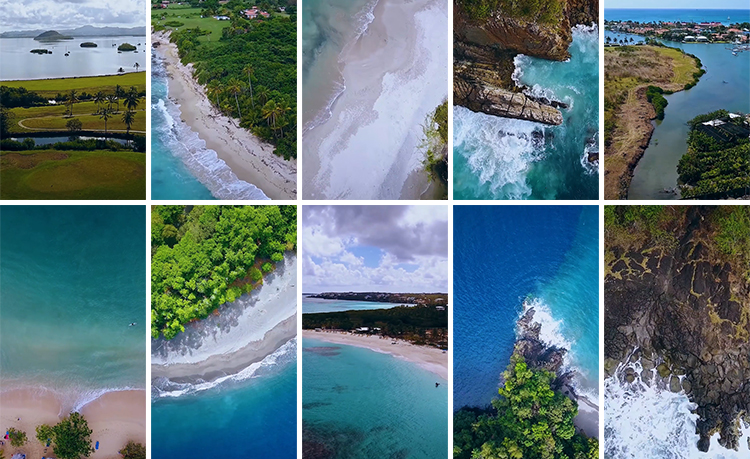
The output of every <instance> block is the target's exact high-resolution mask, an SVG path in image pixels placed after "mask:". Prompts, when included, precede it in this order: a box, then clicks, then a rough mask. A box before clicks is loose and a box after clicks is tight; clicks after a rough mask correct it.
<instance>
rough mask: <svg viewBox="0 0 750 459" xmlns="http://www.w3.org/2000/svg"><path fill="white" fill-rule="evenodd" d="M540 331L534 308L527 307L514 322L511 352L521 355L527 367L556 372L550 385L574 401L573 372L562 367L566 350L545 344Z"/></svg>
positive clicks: (540, 327)
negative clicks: (514, 335)
mask: <svg viewBox="0 0 750 459" xmlns="http://www.w3.org/2000/svg"><path fill="white" fill-rule="evenodd" d="M541 331H542V325H541V324H540V323H539V322H534V308H529V310H528V311H526V313H524V315H523V316H522V317H521V318H520V319H518V322H517V324H516V332H517V335H518V338H517V339H516V344H515V345H514V347H513V353H514V354H518V355H521V356H523V358H524V360H525V361H526V364H527V365H528V367H529V368H533V369H536V370H546V371H550V372H552V373H554V374H556V375H557V378H556V379H555V380H554V381H553V382H552V384H551V386H550V387H552V389H553V390H555V391H559V392H561V393H563V394H565V395H566V396H568V397H569V398H570V399H571V400H573V401H574V402H575V401H576V394H575V389H574V388H573V384H572V381H573V376H574V373H573V372H572V371H565V370H564V369H563V363H564V359H565V354H567V353H568V350H567V349H564V348H560V347H557V346H547V345H546V344H545V343H544V342H542V340H541V339H540V337H539V334H540V333H541Z"/></svg>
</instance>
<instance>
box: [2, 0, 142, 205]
mask: <svg viewBox="0 0 750 459" xmlns="http://www.w3.org/2000/svg"><path fill="white" fill-rule="evenodd" d="M35 3H37V5H36V7H34V6H33V5H32V6H29V5H28V4H26V3H19V4H9V3H8V4H7V5H4V6H3V9H2V19H0V61H2V65H0V141H1V143H0V152H1V153H2V161H0V199H2V200H21V199H22V200H59V199H66V200H70V199H86V200H103V199H106V200H143V199H146V108H145V107H146V102H145V101H146V88H147V81H146V72H145V70H146V60H147V56H148V43H147V36H146V17H145V15H144V14H143V10H144V9H145V6H146V5H145V2H143V1H141V0H132V1H129V2H116V1H114V0H104V1H93V0H81V1H75V2H62V3H57V2H52V1H46V0H42V1H39V2H35Z"/></svg>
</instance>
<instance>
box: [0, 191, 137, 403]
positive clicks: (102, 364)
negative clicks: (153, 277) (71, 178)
mask: <svg viewBox="0 0 750 459" xmlns="http://www.w3.org/2000/svg"><path fill="white" fill-rule="evenodd" d="M145 224H146V220H145V210H144V208H143V206H137V207H135V206H133V207H124V206H3V207H0V316H1V317H2V321H0V374H1V375H2V376H1V377H0V383H2V386H3V389H4V390H5V389H11V388H13V387H20V386H23V387H29V386H31V387H45V388H48V389H52V390H55V391H57V392H59V393H60V394H61V395H62V396H63V397H62V398H63V401H64V404H65V408H68V409H71V408H73V407H76V406H81V405H82V404H83V403H85V402H86V401H88V400H91V399H93V398H95V397H96V396H97V395H100V394H101V393H103V392H106V391H108V390H113V389H122V388H128V387H129V388H145V386H146V358H145V351H146V347H145V342H144V338H145V336H146V333H147V332H146V321H147V319H146V317H147V315H146V308H145V304H146V285H145V284H146V259H145V258H146V257H145V253H144V247H145V243H146V234H145ZM132 322H135V323H136V325H134V326H132V327H131V326H129V324H130V323H132Z"/></svg>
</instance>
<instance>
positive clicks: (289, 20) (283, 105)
mask: <svg viewBox="0 0 750 459" xmlns="http://www.w3.org/2000/svg"><path fill="white" fill-rule="evenodd" d="M240 11H241V7H240V6H238V7H237V8H236V11H233V12H232V13H231V18H232V19H231V22H230V25H229V26H228V27H226V28H225V29H224V30H223V34H222V38H221V40H220V42H219V43H218V44H217V43H210V44H209V43H204V42H202V41H200V40H199V38H200V37H201V36H203V35H205V34H207V33H208V32H206V31H204V30H201V29H200V28H195V29H183V30H179V31H173V32H172V34H171V41H173V42H174V43H175V44H176V45H177V46H178V48H179V53H180V57H181V59H182V60H183V62H193V63H194V64H195V77H196V78H197V79H198V82H199V83H201V84H204V85H206V89H207V92H208V97H209V99H210V100H211V102H212V103H213V104H214V105H215V106H216V107H217V108H218V109H219V110H220V111H221V112H222V113H224V114H226V115H228V116H231V117H234V118H237V119H239V120H240V125H241V126H242V127H244V128H246V129H249V130H250V131H251V132H252V133H253V134H255V135H257V136H258V137H260V138H262V139H264V140H266V141H269V142H271V143H273V144H274V145H276V154H277V155H280V156H283V157H284V158H286V159H289V158H296V156H297V117H296V113H297V21H296V16H290V17H281V16H272V17H271V18H269V19H255V20H247V19H245V18H244V16H243V15H242V14H241V12H240Z"/></svg>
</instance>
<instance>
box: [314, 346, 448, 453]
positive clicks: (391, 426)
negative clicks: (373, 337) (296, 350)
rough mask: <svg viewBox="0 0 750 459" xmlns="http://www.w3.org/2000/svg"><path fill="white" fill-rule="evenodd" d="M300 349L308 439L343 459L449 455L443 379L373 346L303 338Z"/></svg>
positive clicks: (446, 391) (445, 391)
mask: <svg viewBox="0 0 750 459" xmlns="http://www.w3.org/2000/svg"><path fill="white" fill-rule="evenodd" d="M302 351H303V353H302V368H303V371H304V373H303V385H302V391H303V392H302V418H303V424H304V432H305V433H304V435H303V438H304V441H306V442H308V441H314V442H317V443H322V444H324V445H325V447H327V448H328V449H329V450H330V451H331V452H332V453H333V454H332V455H331V457H334V458H341V459H343V458H346V459H370V458H375V457H378V458H404V459H406V458H409V459H440V458H445V459H447V454H446V453H447V451H448V387H447V386H448V385H447V383H446V381H445V380H442V379H441V378H440V377H438V376H436V375H435V374H433V373H430V372H428V371H425V370H422V369H421V368H419V367H418V366H416V365H415V364H413V363H410V362H406V361H403V360H399V359H396V358H394V357H392V356H390V355H387V354H381V353H377V352H373V351H370V350H369V349H364V348H358V347H352V346H343V345H338V344H336V345H334V344H330V343H326V342H323V341H318V340H313V339H304V340H303V349H302ZM436 382H440V383H441V384H440V386H439V387H435V383H436Z"/></svg>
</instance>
